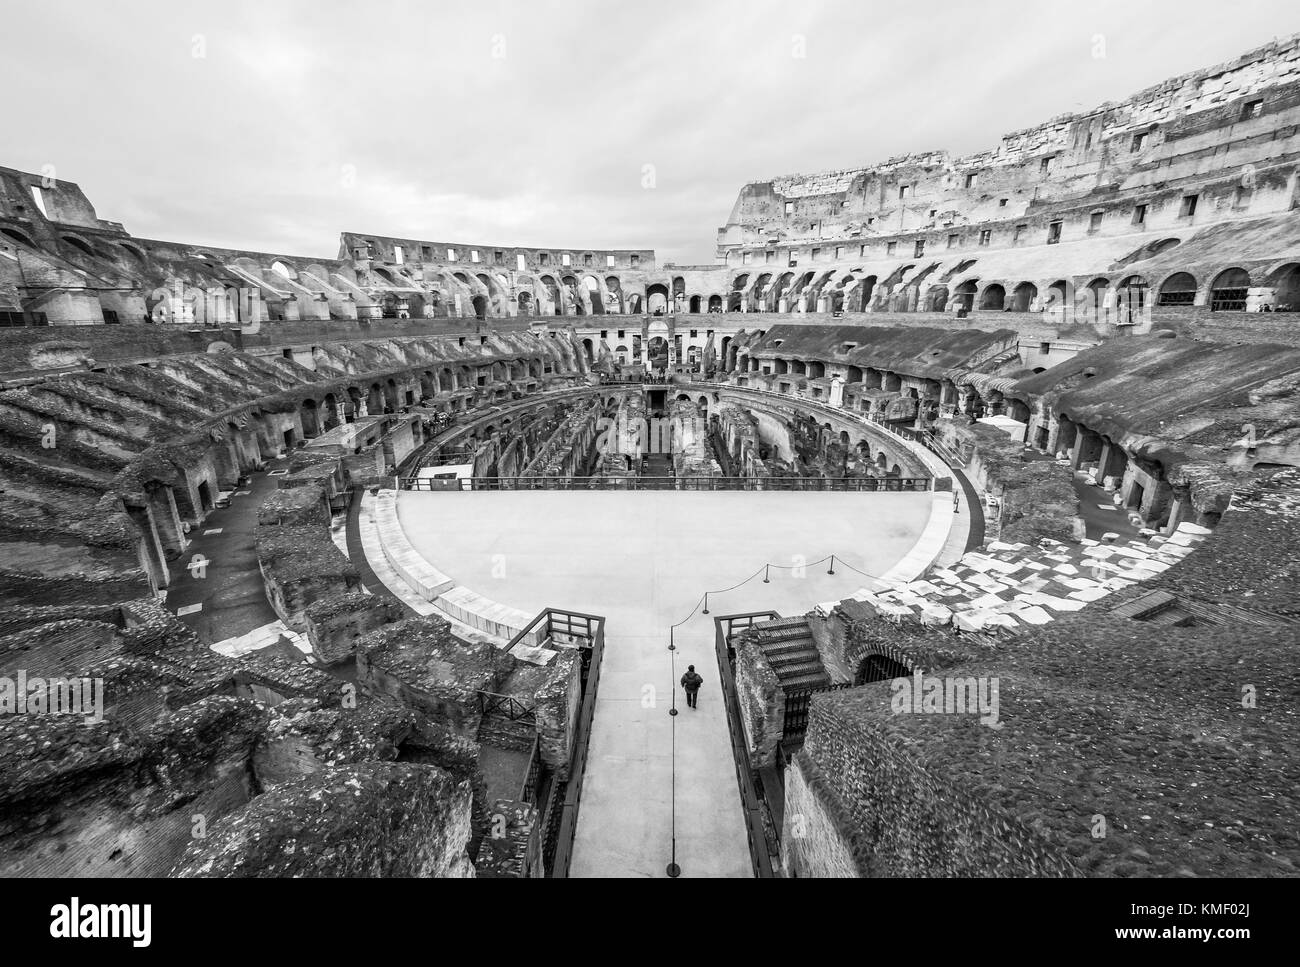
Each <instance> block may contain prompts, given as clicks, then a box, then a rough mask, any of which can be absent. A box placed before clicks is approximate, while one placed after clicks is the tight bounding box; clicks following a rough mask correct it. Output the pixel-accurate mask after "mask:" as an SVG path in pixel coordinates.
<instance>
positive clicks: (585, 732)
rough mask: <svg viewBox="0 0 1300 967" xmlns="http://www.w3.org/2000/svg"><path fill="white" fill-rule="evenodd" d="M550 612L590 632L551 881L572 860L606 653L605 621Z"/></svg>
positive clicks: (564, 874) (563, 873)
mask: <svg viewBox="0 0 1300 967" xmlns="http://www.w3.org/2000/svg"><path fill="white" fill-rule="evenodd" d="M553 611H554V612H558V613H559V614H562V615H566V616H568V617H570V618H583V619H585V620H587V621H588V622H589V628H591V629H593V630H592V638H591V655H590V659H589V662H588V665H587V677H586V681H585V682H584V685H583V689H582V709H581V711H579V713H578V727H577V731H576V732H575V734H574V739H575V741H574V748H573V753H572V755H571V757H570V760H569V780H568V782H566V783H565V785H564V804H563V806H562V807H561V812H560V828H559V831H558V833H557V834H556V844H555V856H554V860H553V862H552V864H551V875H552V876H553V877H567V876H568V875H569V863H570V861H571V860H572V857H573V840H574V836H575V834H576V833H577V828H578V808H579V806H580V805H581V802H582V783H583V778H584V776H585V775H586V771H587V750H588V747H589V745H590V744H591V726H592V721H593V720H594V718H595V716H596V690H597V688H598V687H599V686H600V666H601V657H602V656H603V655H604V653H605V619H604V618H603V617H600V616H599V615H589V614H583V613H582V612H578V611H559V609H554V608H548V609H547V610H546V611H545V612H543V615H548V616H549V615H550V613H551V612H553ZM538 617H539V618H540V617H542V616H541V615H539V616H538ZM548 626H549V623H548Z"/></svg>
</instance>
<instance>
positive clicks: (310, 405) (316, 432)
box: [301, 400, 320, 440]
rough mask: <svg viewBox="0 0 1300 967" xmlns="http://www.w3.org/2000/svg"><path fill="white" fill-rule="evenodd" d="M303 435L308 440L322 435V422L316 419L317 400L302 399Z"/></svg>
mask: <svg viewBox="0 0 1300 967" xmlns="http://www.w3.org/2000/svg"><path fill="white" fill-rule="evenodd" d="M301 414H302V435H303V436H304V437H306V438H307V439H308V440H310V439H312V437H318V436H320V424H319V423H317V420H316V401H315V400H303V401H302V410H301Z"/></svg>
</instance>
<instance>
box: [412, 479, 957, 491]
mask: <svg viewBox="0 0 1300 967" xmlns="http://www.w3.org/2000/svg"><path fill="white" fill-rule="evenodd" d="M933 484H934V480H933V478H931V477H632V476H628V477H463V478H461V479H459V480H435V479H432V478H429V477H405V478H401V479H399V486H400V487H401V489H403V490H419V491H431V492H433V491H477V490H744V491H765V490H776V491H800V492H810V493H826V492H830V491H847V492H851V493H885V492H890V493H893V492H901V491H907V492H915V491H926V490H929V489H930V488H931V487H932V486H933Z"/></svg>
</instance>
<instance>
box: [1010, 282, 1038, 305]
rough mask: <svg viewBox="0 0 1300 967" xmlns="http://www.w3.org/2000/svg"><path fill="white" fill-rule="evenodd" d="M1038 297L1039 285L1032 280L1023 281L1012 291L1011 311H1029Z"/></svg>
mask: <svg viewBox="0 0 1300 967" xmlns="http://www.w3.org/2000/svg"><path fill="white" fill-rule="evenodd" d="M1037 298H1038V286H1036V285H1034V284H1033V283H1032V282H1021V283H1020V284H1019V285H1018V286H1016V287H1015V289H1014V290H1013V291H1012V293H1011V311H1012V312H1028V311H1029V308H1030V306H1032V305H1033V304H1034V300H1035V299H1037Z"/></svg>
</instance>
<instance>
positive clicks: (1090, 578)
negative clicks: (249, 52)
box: [0, 35, 1300, 878]
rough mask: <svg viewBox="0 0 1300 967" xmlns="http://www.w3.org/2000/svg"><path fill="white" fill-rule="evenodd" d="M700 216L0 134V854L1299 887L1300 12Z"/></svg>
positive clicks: (95, 860)
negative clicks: (351, 198)
mask: <svg viewBox="0 0 1300 967" xmlns="http://www.w3.org/2000/svg"><path fill="white" fill-rule="evenodd" d="M282 214H284V215H285V216H286V217H291V216H292V215H293V213H292V212H284V213H282ZM331 244H332V243H331ZM716 244H717V259H716V262H715V263H714V264H711V265H691V266H686V265H675V264H672V263H667V264H660V263H659V262H658V261H657V259H656V256H655V252H654V251H653V250H640V249H619V250H605V249H600V250H584V249H545V248H542V249H538V248H521V247H518V246H512V245H508V244H504V242H503V240H501V239H498V240H497V242H496V243H495V244H488V243H482V242H478V243H468V242H465V241H461V240H452V241H448V240H431V239H421V238H398V237H391V236H386V235H378V234H366V233H357V232H347V231H345V232H342V233H341V235H340V237H339V245H338V254H337V257H336V258H333V259H321V258H315V257H300V256H295V255H292V254H287V253H264V252H254V251H242V250H230V249H220V248H213V247H202V246H196V245H191V244H187V243H184V242H172V241H159V240H154V239H145V238H138V237H135V236H133V235H131V234H130V233H129V232H128V231H127V229H126V228H125V227H124V226H123V225H122V224H119V223H116V222H111V221H106V220H104V219H101V218H100V217H99V216H98V214H97V212H96V209H95V208H94V206H93V205H92V203H91V201H90V199H89V198H88V197H87V196H86V195H85V194H84V193H83V192H82V190H81V189H80V188H78V186H77V185H76V184H74V183H72V182H69V181H64V180H55V179H52V178H50V177H48V176H44V175H42V174H39V173H28V172H22V171H18V170H13V169H9V168H0V326H2V327H3V328H2V329H0V382H2V383H3V385H2V387H0V666H2V667H0V875H4V876H69V877H119V876H173V877H248V876H256V877H288V876H376V877H400V876H420V877H475V876H476V877H513V878H520V877H529V878H542V877H567V876H573V877H578V876H644V877H652V876H653V877H662V876H678V875H681V876H688V877H689V876H735V877H876V876H884V877H935V876H942V877H976V876H979V877H984V876H1007V877H1018V876H1053V877H1057V876H1059V877H1129V876H1160V877H1165V876H1170V877H1207V876H1257V877H1258V876H1263V877H1275V876H1276V877H1285V876H1295V875H1297V873H1298V872H1300V870H1298V869H1297V863H1300V839H1298V838H1297V829H1296V825H1295V817H1296V816H1297V815H1300V759H1298V758H1297V754H1296V750H1297V748H1300V727H1298V726H1297V717H1296V714H1295V712H1296V705H1295V701H1296V696H1297V694H1300V673H1298V672H1297V667H1300V663H1298V662H1297V658H1298V657H1300V648H1298V647H1297V646H1298V645H1300V631H1298V629H1300V596H1298V595H1297V591H1296V587H1297V580H1300V470H1298V469H1297V468H1298V467H1300V35H1297V36H1293V37H1289V38H1283V39H1279V40H1276V41H1274V42H1273V43H1271V44H1269V45H1267V46H1264V47H1261V48H1259V49H1256V50H1252V51H1250V52H1248V53H1245V54H1243V55H1242V56H1240V57H1238V58H1237V59H1235V60H1233V61H1231V62H1229V63H1223V64H1219V65H1216V66H1214V67H1210V68H1207V69H1204V70H1198V71H1195V72H1193V73H1190V74H1186V75H1183V76H1179V77H1175V78H1172V79H1170V80H1168V81H1165V82H1164V83H1161V84H1159V85H1157V86H1155V87H1152V88H1150V89H1148V90H1145V91H1142V92H1141V93H1138V94H1136V95H1134V96H1133V97H1131V98H1129V99H1128V100H1125V101H1123V102H1118V103H1108V104H1105V105H1102V106H1100V107H1097V108H1096V109H1094V110H1089V111H1083V112H1081V113H1076V114H1069V115H1065V116H1060V117H1056V118H1053V119H1052V120H1050V121H1048V122H1046V123H1044V124H1042V125H1039V126H1038V127H1035V128H1032V129H1030V130H1026V131H1019V132H1015V133H1012V134H1008V135H1006V136H1005V137H1003V138H1002V139H1001V141H1000V143H999V144H998V145H997V146H996V147H993V148H991V149H990V150H987V151H983V152H980V153H978V154H973V155H969V156H965V157H954V156H951V155H949V154H948V153H947V152H944V151H929V152H924V153H917V154H911V155H907V156H904V157H897V158H893V159H890V160H888V161H884V162H881V163H878V164H866V165H863V166H862V167H858V168H851V169H844V170H836V171H831V172H826V173H821V174H809V175H789V176H782V177H777V178H773V179H772V180H770V181H764V182H755V183H750V184H746V185H744V186H743V187H742V188H741V189H740V191H739V194H738V196H737V198H736V201H735V204H734V207H733V208H732V210H731V212H730V214H729V216H728V217H727V220H726V224H725V225H724V226H722V227H721V228H719V229H718V231H717V240H716ZM451 505H455V506H451ZM687 664H693V665H694V667H695V668H697V669H698V670H699V671H700V672H701V673H702V674H703V676H704V678H705V686H704V689H703V691H702V692H701V699H700V705H699V708H698V709H695V708H690V707H688V706H687V705H686V703H684V702H681V701H680V698H681V686H680V685H679V682H680V678H681V676H682V674H683V672H685V670H686V665H687ZM670 788H671V789H672V792H671V793H670V792H669V789H670Z"/></svg>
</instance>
